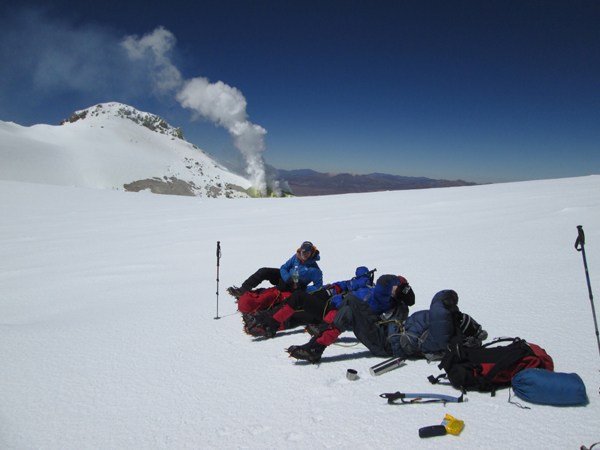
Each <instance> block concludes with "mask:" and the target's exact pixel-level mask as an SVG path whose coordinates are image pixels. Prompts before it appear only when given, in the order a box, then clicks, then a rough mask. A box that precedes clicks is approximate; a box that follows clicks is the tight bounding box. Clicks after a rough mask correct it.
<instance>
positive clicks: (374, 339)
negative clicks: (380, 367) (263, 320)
mask: <svg viewBox="0 0 600 450" xmlns="http://www.w3.org/2000/svg"><path fill="white" fill-rule="evenodd" d="M457 305H458V295H457V294H456V292H455V291H453V290H444V291H440V292H438V293H437V294H435V295H434V297H433V299H432V300H431V305H430V307H429V309H428V310H423V311H417V312H415V313H413V314H411V315H410V316H409V317H408V319H406V321H402V320H401V319H398V318H395V317H394V318H390V319H388V320H385V321H381V320H380V317H379V316H378V315H377V314H375V313H374V311H373V310H372V309H371V308H368V307H366V304H365V303H364V302H361V301H357V299H355V298H352V297H350V298H347V299H344V302H343V303H342V305H341V307H340V309H339V310H338V311H335V312H334V313H332V314H331V315H330V316H329V317H327V318H326V320H325V322H326V323H327V324H326V325H325V324H323V326H322V327H321V329H320V330H319V332H318V333H317V334H316V335H315V336H313V337H312V339H311V340H310V341H309V342H308V343H307V344H304V345H302V346H295V345H293V346H291V347H290V348H288V349H287V351H288V353H289V354H290V356H293V357H294V358H297V359H303V360H307V361H309V362H311V363H313V364H314V363H317V362H319V361H320V359H321V355H322V354H323V351H324V350H325V349H326V348H327V346H329V345H331V344H332V343H333V342H334V341H335V340H336V339H337V337H338V336H339V335H340V334H341V333H342V332H344V331H346V330H348V329H349V328H350V327H352V331H353V332H354V334H355V335H356V337H357V339H358V340H359V341H360V342H361V343H362V344H364V345H365V346H366V347H367V348H368V349H369V350H370V351H371V353H373V354H374V355H375V356H381V357H386V358H389V357H398V358H403V359H405V358H408V357H412V358H424V357H427V356H428V355H439V354H442V353H444V352H445V351H446V347H447V345H448V343H449V342H450V339H451V338H452V337H453V336H454V335H455V334H457V333H461V334H462V336H463V339H464V340H465V342H466V343H467V345H471V346H478V345H481V342H482V341H483V340H485V339H487V332H486V331H485V330H483V329H482V327H481V325H479V324H478V323H477V322H476V321H475V320H474V319H473V318H472V317H470V316H469V315H467V314H463V313H461V312H460V310H459V309H458V306H457ZM436 359H437V358H436Z"/></svg>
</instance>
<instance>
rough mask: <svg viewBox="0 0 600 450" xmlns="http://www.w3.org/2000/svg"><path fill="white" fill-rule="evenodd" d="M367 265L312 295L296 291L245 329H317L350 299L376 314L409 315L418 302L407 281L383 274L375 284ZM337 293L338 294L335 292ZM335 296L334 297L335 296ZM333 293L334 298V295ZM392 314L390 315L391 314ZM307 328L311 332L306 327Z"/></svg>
mask: <svg viewBox="0 0 600 450" xmlns="http://www.w3.org/2000/svg"><path fill="white" fill-rule="evenodd" d="M370 273H371V272H369V269H367V268H366V267H364V266H361V267H358V268H357V269H356V277H354V278H353V279H352V280H348V281H340V282H337V283H333V284H332V285H329V286H328V288H327V289H324V290H320V291H316V292H313V293H312V295H309V294H307V293H305V292H301V291H296V292H294V293H293V294H292V295H291V296H290V297H288V298H287V299H286V300H284V301H283V302H282V303H281V306H279V307H278V308H276V309H274V310H270V311H262V312H260V313H258V314H256V315H255V316H254V318H253V319H252V320H247V321H246V327H245V330H246V332H247V333H248V334H251V335H253V336H265V337H267V338H269V337H273V336H275V334H276V333H277V331H280V330H285V329H289V328H293V327H296V326H299V325H307V327H313V328H312V330H313V331H316V329H318V327H319V326H320V325H319V324H320V323H322V322H323V321H324V320H325V318H326V317H327V316H328V314H329V313H331V312H332V311H337V309H338V308H339V307H340V305H342V304H343V303H344V302H345V301H346V300H347V299H350V298H353V299H354V301H356V302H361V303H364V305H365V307H366V308H369V309H370V310H371V311H372V312H373V313H374V314H376V315H378V316H379V315H381V314H382V313H386V312H388V311H391V310H395V311H396V313H395V314H394V315H395V316H398V315H400V316H404V318H406V316H408V307H409V306H412V305H414V304H415V295H414V291H413V290H412V288H411V286H410V285H409V284H408V281H407V280H406V279H405V278H404V277H400V276H396V275H382V276H381V277H379V279H378V280H377V284H375V285H373V284H372V281H370V279H369V278H367V277H366V275H368V274H370ZM334 293H335V295H333V294H334ZM332 295H333V296H332ZM331 296H332V297H331ZM390 315H391V314H390ZM307 331H309V332H311V330H310V329H308V328H307Z"/></svg>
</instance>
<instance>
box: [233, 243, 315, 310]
mask: <svg viewBox="0 0 600 450" xmlns="http://www.w3.org/2000/svg"><path fill="white" fill-rule="evenodd" d="M320 259H321V257H320V253H319V250H317V248H316V247H315V246H314V245H313V244H312V243H311V242H309V241H305V242H303V243H302V245H301V246H300V248H299V249H298V250H297V251H296V254H295V255H294V256H292V257H291V258H290V259H289V260H287V261H286V262H285V263H284V264H283V265H282V266H281V267H280V268H279V269H277V268H272V267H262V268H260V269H258V270H257V271H256V272H255V273H253V274H252V275H250V277H248V279H247V280H246V281H244V282H243V283H242V285H241V286H240V287H239V288H238V287H235V286H231V287H229V288H227V292H229V294H231V295H233V296H234V297H235V298H236V299H238V300H239V298H240V297H241V296H242V295H243V294H244V293H245V292H248V291H251V290H252V289H254V288H255V287H257V286H258V285H259V284H261V283H262V282H263V281H269V282H270V283H271V284H272V285H273V286H276V287H277V288H278V289H279V290H280V291H282V292H283V291H285V292H291V291H294V290H296V289H302V290H306V292H312V291H315V290H317V289H320V288H321V287H322V286H323V272H322V271H321V268H320V267H319V265H318V264H317V261H319V260H320ZM294 270H297V272H298V280H297V281H294V279H293V277H292V274H293V272H294Z"/></svg>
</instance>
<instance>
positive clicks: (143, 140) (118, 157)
mask: <svg viewBox="0 0 600 450" xmlns="http://www.w3.org/2000/svg"><path fill="white" fill-rule="evenodd" d="M70 119H71V120H72V122H70V121H64V122H63V124H62V125H61V126H51V125H34V126H32V127H22V126H20V125H17V124H15V123H13V122H2V121H0V161H1V162H2V164H0V179H2V180H14V181H27V182H34V183H44V184H57V185H66V186H78V187H89V188H96V189H118V190H124V189H126V188H125V187H124V186H125V185H130V184H132V183H136V182H138V184H137V185H136V184H133V185H131V186H127V190H139V189H140V188H141V189H144V188H148V189H150V184H151V182H150V181H146V182H145V183H141V182H142V181H144V180H152V181H154V184H153V185H154V187H155V188H156V189H158V190H160V189H162V190H163V191H166V193H178V194H180V195H181V194H183V195H196V196H200V197H230V198H239V197H249V195H248V192H249V191H247V190H248V189H249V188H251V183H250V181H248V180H247V179H246V178H244V177H242V176H240V175H238V174H235V173H232V172H230V171H229V170H228V169H227V168H226V167H224V166H223V165H221V164H219V163H218V162H216V161H215V160H214V159H213V158H211V157H210V156H209V155H207V154H206V153H204V152H203V151H202V150H200V149H199V148H198V147H196V146H195V145H193V144H191V143H189V142H187V141H186V140H184V139H182V138H181V137H182V134H181V130H178V129H175V128H173V127H171V126H170V125H168V124H167V123H166V122H164V121H163V120H162V119H160V118H159V117H157V116H154V115H152V114H149V113H145V112H140V111H137V110H136V109H134V108H132V107H131V106H127V105H123V104H121V103H115V102H113V103H102V104H99V105H96V106H94V107H90V108H87V109H85V110H82V111H77V112H76V113H73V115H72V116H71V118H70ZM178 188H179V191H177V189H178ZM156 189H155V190H156ZM161 193H162V192H161Z"/></svg>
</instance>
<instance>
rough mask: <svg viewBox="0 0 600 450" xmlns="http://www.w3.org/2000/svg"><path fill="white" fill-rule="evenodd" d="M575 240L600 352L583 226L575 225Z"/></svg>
mask: <svg viewBox="0 0 600 450" xmlns="http://www.w3.org/2000/svg"><path fill="white" fill-rule="evenodd" d="M577 232H578V235H577V240H576V241H575V250H577V251H578V252H581V255H582V256H583V267H584V268H585V277H586V279H587V286H588V292H589V293H590V303H591V304H592V315H593V317H594V327H595V328H596V342H597V343H598V352H600V337H599V335H598V321H597V320H596V308H595V307H594V296H593V295H592V285H591V284H590V274H589V272H588V266H587V260H586V258H585V234H584V233H583V227H582V226H581V225H577Z"/></svg>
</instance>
